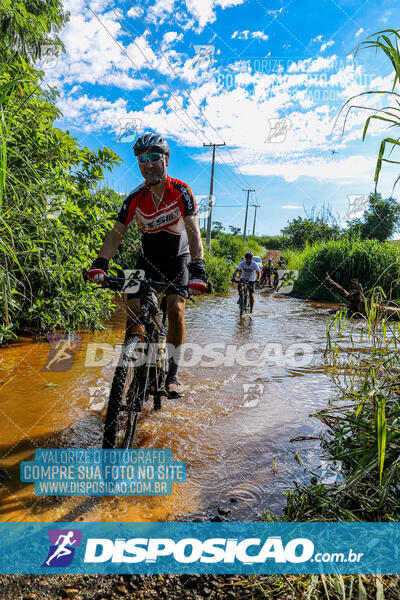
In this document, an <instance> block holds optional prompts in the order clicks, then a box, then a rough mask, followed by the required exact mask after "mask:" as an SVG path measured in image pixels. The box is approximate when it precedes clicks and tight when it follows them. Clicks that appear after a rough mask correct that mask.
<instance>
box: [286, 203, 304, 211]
mask: <svg viewBox="0 0 400 600" xmlns="http://www.w3.org/2000/svg"><path fill="white" fill-rule="evenodd" d="M281 208H285V209H287V210H302V208H303V207H302V206H296V204H284V205H283V206H281Z"/></svg>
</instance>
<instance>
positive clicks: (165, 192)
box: [87, 132, 207, 398]
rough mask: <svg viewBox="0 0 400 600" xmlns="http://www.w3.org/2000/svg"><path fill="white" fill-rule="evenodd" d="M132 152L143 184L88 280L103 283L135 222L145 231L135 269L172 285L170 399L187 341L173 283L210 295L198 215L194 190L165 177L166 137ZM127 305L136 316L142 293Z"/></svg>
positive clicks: (140, 143)
mask: <svg viewBox="0 0 400 600" xmlns="http://www.w3.org/2000/svg"><path fill="white" fill-rule="evenodd" d="M133 152H134V154H135V156H136V157H137V160H138V165H139V170H140V173H141V175H142V176H143V178H144V181H143V182H142V183H140V184H139V185H138V186H137V187H136V188H135V189H134V190H133V191H132V192H130V193H129V194H128V196H127V197H126V198H125V200H124V202H123V204H122V206H121V209H120V210H119V212H118V215H117V220H116V223H115V224H114V227H113V229H112V230H111V231H110V233H109V234H108V235H107V237H106V239H105V240H104V243H103V245H102V247H101V248H100V252H99V256H98V258H96V260H95V261H94V262H93V264H92V266H91V268H90V271H89V272H88V274H87V277H88V279H89V280H90V281H93V282H101V281H102V280H103V278H104V275H105V274H106V273H107V268H108V263H109V260H110V259H111V258H112V257H113V256H114V254H115V253H116V251H117V249H118V247H119V245H120V243H121V240H122V238H123V236H124V235H125V233H126V230H127V227H128V225H129V224H130V223H133V222H135V221H136V223H137V224H138V226H139V229H140V231H141V233H142V246H141V249H140V253H139V259H138V262H137V264H136V268H137V269H143V270H144V271H145V273H146V277H147V278H150V279H153V280H155V281H160V280H163V281H164V280H165V281H166V282H167V283H168V284H169V285H168V287H167V289H166V294H167V314H168V324H169V326H168V337H167V343H168V344H170V346H168V347H169V348H170V347H171V345H172V346H173V347H175V352H174V356H170V357H169V368H168V374H167V380H166V387H167V392H168V394H169V397H170V398H179V397H181V396H182V395H183V393H182V386H181V385H180V384H179V381H178V367H179V356H180V352H181V348H182V345H183V343H184V341H185V304H186V298H187V293H184V292H182V290H179V289H177V288H174V284H179V285H181V286H186V285H189V290H190V293H191V294H192V295H193V294H202V293H205V292H206V291H207V277H206V272H205V262H204V260H203V244H202V240H201V235H200V227H199V220H198V216H197V214H198V211H197V207H196V203H195V200H194V197H193V194H192V191H191V189H190V187H189V186H188V185H187V184H186V183H183V182H182V181H179V179H174V178H172V177H170V176H169V175H167V166H168V161H169V157H170V149H169V146H168V143H167V141H166V140H165V138H164V137H163V136H162V135H160V134H158V133H148V132H147V133H145V134H144V135H142V136H141V137H139V138H138V139H137V140H136V142H135V145H134V146H133ZM127 303H128V307H129V309H130V312H132V313H133V314H134V315H136V317H137V318H138V315H140V294H139V293H137V294H128V297H127ZM131 332H132V333H134V332H139V333H144V328H143V326H142V325H140V324H139V322H138V324H137V325H136V326H134V327H133V328H132V330H131Z"/></svg>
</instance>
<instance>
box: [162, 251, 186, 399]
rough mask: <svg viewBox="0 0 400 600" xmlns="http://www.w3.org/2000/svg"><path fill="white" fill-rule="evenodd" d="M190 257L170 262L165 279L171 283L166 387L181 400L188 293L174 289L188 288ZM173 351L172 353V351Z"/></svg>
mask: <svg viewBox="0 0 400 600" xmlns="http://www.w3.org/2000/svg"><path fill="white" fill-rule="evenodd" d="M189 262H190V255H186V254H184V255H181V256H177V257H176V258H175V259H174V260H173V262H172V261H170V263H169V265H168V268H167V269H166V272H165V279H166V280H167V281H169V282H170V285H169V286H168V289H167V290H166V294H167V316H168V335H167V344H168V353H169V357H168V373H167V379H166V387H167V391H168V392H169V396H170V397H175V398H177V397H178V398H179V397H181V396H182V395H183V393H182V386H181V385H180V384H179V382H178V369H179V358H180V353H181V351H182V346H183V344H184V342H185V333H186V327H185V306H186V298H187V292H186V291H183V290H182V289H179V288H176V287H174V284H179V285H181V286H187V285H188V283H189V271H188V270H187V265H188V263H189ZM171 350H172V351H171Z"/></svg>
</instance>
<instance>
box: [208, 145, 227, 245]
mask: <svg viewBox="0 0 400 600" xmlns="http://www.w3.org/2000/svg"><path fill="white" fill-rule="evenodd" d="M216 146H226V144H225V142H224V143H223V144H204V143H203V147H205V148H211V147H212V149H213V153H212V163H211V181H210V196H209V199H208V222H207V237H206V246H207V249H208V250H210V248H211V226H212V196H213V192H214V165H215V148H216Z"/></svg>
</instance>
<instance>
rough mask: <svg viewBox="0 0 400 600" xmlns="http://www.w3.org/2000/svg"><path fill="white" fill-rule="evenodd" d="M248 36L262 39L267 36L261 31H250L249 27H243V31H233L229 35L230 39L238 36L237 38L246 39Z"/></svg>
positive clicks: (264, 39)
mask: <svg viewBox="0 0 400 600" xmlns="http://www.w3.org/2000/svg"><path fill="white" fill-rule="evenodd" d="M249 37H252V38H253V39H255V40H263V41H266V40H267V39H268V38H269V36H268V35H266V34H265V33H264V32H263V31H250V30H249V29H245V30H244V31H234V32H233V33H232V35H231V39H235V38H238V39H239V40H248V39H249Z"/></svg>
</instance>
